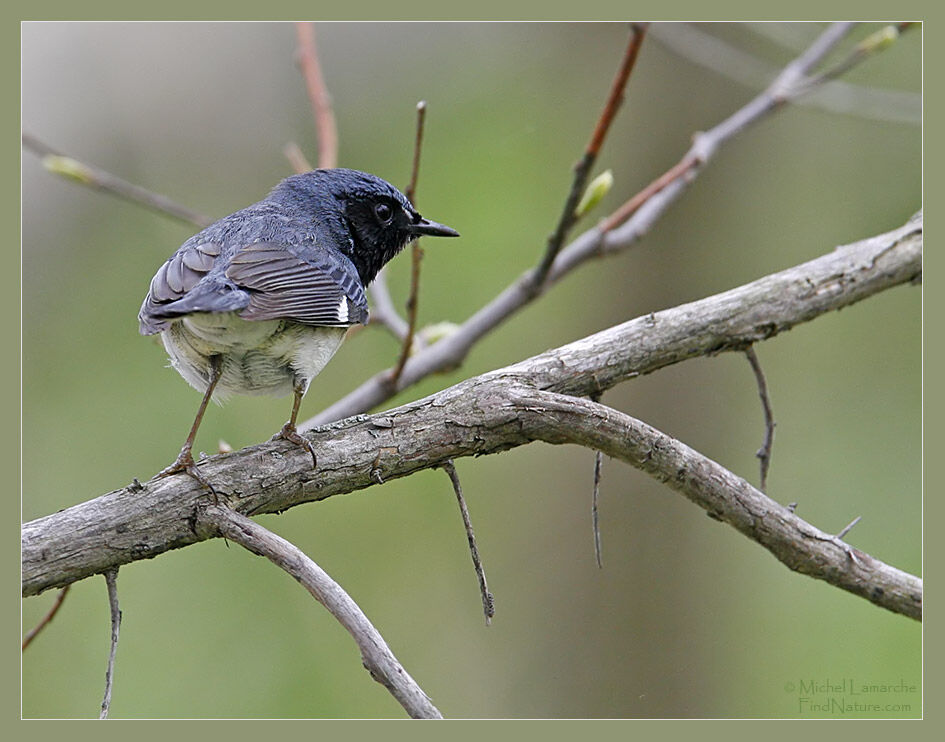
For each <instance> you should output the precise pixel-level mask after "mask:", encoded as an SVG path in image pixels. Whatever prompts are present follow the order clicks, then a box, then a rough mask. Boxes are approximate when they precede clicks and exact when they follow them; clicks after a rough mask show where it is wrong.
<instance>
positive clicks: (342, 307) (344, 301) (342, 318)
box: [338, 296, 348, 322]
mask: <svg viewBox="0 0 945 742" xmlns="http://www.w3.org/2000/svg"><path fill="white" fill-rule="evenodd" d="M338 321H339V322H347V321H348V297H347V296H342V297H341V301H340V302H338Z"/></svg>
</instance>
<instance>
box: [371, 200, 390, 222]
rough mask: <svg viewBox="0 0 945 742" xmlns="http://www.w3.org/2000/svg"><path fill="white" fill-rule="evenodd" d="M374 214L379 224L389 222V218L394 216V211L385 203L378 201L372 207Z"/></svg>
mask: <svg viewBox="0 0 945 742" xmlns="http://www.w3.org/2000/svg"><path fill="white" fill-rule="evenodd" d="M374 216H376V217H377V220H378V221H379V222H380V223H381V224H390V220H391V219H392V218H393V217H394V212H393V210H392V209H391V207H390V206H388V205H387V204H385V203H380V204H377V205H376V206H375V207H374Z"/></svg>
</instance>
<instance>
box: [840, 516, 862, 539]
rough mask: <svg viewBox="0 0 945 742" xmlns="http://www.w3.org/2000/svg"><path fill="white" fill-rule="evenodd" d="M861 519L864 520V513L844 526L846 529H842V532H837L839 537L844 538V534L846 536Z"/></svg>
mask: <svg viewBox="0 0 945 742" xmlns="http://www.w3.org/2000/svg"><path fill="white" fill-rule="evenodd" d="M861 520H863V516H862V515H858V516H856V517H855V518H854V519H853V520H851V521H850V522H849V523H848V524H847V525H846V527H844V529H843V530H842V531H840V533H838V534H837V538H843V537H844V536H846V535H847V534H848V533H849V532H850V531H851V530H852V529H853V526H855V525H856V524H857V523H859V522H860V521H861Z"/></svg>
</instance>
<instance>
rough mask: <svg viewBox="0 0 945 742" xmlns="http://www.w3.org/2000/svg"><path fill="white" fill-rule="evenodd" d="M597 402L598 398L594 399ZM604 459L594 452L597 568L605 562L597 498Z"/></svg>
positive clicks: (592, 504) (593, 507) (595, 554)
mask: <svg viewBox="0 0 945 742" xmlns="http://www.w3.org/2000/svg"><path fill="white" fill-rule="evenodd" d="M594 401H595V402H596V401H597V400H594ZM603 461H604V454H602V453H601V452H600V451H595V452H594V495H593V497H592V498H591V527H592V528H593V529H594V556H595V557H596V558H597V568H598V569H603V567H604V562H603V560H602V559H601V546H600V518H599V517H598V512H597V498H598V495H599V494H600V469H601V464H602V463H603Z"/></svg>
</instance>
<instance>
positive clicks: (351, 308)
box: [225, 242, 368, 327]
mask: <svg viewBox="0 0 945 742" xmlns="http://www.w3.org/2000/svg"><path fill="white" fill-rule="evenodd" d="M294 249H298V248H293V247H287V246H285V245H274V244H270V243H266V242H256V243H253V244H251V245H246V246H245V247H242V248H240V249H239V250H238V251H237V252H236V253H235V254H234V255H233V258H232V260H231V261H230V263H229V265H228V266H227V268H226V271H225V275H226V277H227V278H228V279H230V280H231V281H232V282H233V283H235V284H236V285H237V286H239V287H240V288H241V289H244V290H246V292H247V293H248V295H249V304H248V305H247V306H246V307H245V308H244V309H243V310H242V311H241V312H240V317H242V318H243V319H248V320H264V319H291V320H294V321H295V322H300V323H302V324H305V325H317V326H326V325H327V326H333V327H347V326H350V325H355V324H358V323H367V318H368V309H367V299H366V297H365V295H364V288H363V287H362V286H361V281H360V279H359V278H358V274H357V271H356V270H355V268H354V266H353V265H351V263H350V261H348V260H347V258H344V257H343V256H342V257H336V256H334V255H329V254H327V253H326V254H325V255H319V254H318V253H316V254H315V255H306V256H305V257H302V256H300V255H298V254H297V253H296V252H294Z"/></svg>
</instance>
